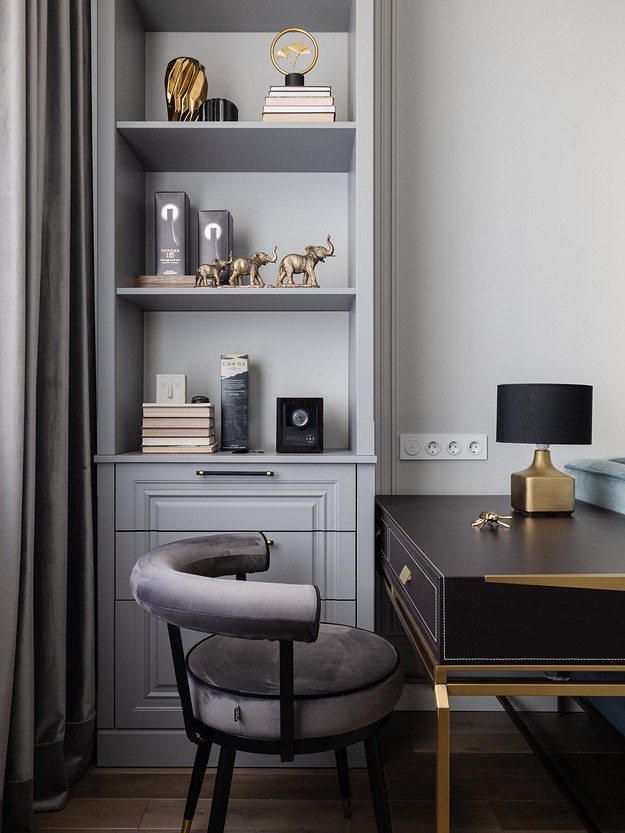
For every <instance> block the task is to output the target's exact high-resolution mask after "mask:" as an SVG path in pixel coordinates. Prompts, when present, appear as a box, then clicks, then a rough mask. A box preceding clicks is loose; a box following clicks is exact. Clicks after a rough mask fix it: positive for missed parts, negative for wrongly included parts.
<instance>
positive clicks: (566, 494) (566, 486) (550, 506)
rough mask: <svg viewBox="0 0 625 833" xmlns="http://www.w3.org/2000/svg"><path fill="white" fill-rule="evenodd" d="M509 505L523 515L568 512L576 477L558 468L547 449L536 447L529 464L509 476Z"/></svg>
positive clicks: (571, 506)
mask: <svg viewBox="0 0 625 833" xmlns="http://www.w3.org/2000/svg"><path fill="white" fill-rule="evenodd" d="M510 497H511V503H512V508H513V509H514V510H516V511H517V512H522V513H523V514H524V515H532V516H534V515H536V516H540V515H571V514H572V513H573V512H574V510H575V478H573V477H570V476H569V475H568V474H564V472H561V471H558V469H556V468H554V466H553V465H552V463H551V454H550V453H549V450H548V449H536V451H535V452H534V459H533V461H532V465H531V466H529V467H528V468H526V469H523V470H522V471H515V472H513V473H512V476H511V478H510Z"/></svg>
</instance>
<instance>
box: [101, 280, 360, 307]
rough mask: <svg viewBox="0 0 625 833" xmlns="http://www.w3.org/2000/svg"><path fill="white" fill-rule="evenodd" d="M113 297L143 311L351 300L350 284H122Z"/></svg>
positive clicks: (313, 304) (345, 304)
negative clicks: (182, 286)
mask: <svg viewBox="0 0 625 833" xmlns="http://www.w3.org/2000/svg"><path fill="white" fill-rule="evenodd" d="M117 297H118V298H124V299H125V300H126V301H129V302H130V303H131V304H134V305H135V306H137V307H140V308H141V309H143V310H146V311H147V312H206V311H215V312H226V311H233V312H346V311H347V310H349V309H350V308H351V306H352V304H353V303H354V299H355V298H356V290H355V289H353V288H336V287H329V288H328V289H324V288H323V287H318V288H312V287H301V286H299V287H283V288H276V287H270V286H267V287H254V288H250V287H241V288H236V287H220V288H219V289H210V288H201V287H199V288H195V289H194V288H190V289H176V288H160V287H159V288H156V289H144V288H136V287H124V288H119V289H118V290H117Z"/></svg>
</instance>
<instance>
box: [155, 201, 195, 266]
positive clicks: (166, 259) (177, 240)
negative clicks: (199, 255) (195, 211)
mask: <svg viewBox="0 0 625 833" xmlns="http://www.w3.org/2000/svg"><path fill="white" fill-rule="evenodd" d="M154 244H155V250H156V257H155V274H156V275H171V276H179V275H188V274H189V197H188V196H187V195H186V194H185V192H184V191H156V192H155V194H154Z"/></svg>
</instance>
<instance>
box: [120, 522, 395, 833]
mask: <svg viewBox="0 0 625 833" xmlns="http://www.w3.org/2000/svg"><path fill="white" fill-rule="evenodd" d="M268 568H269V548H268V545H267V540H266V539H265V537H264V536H263V535H262V533H221V534H215V535H209V536H205V537H201V538H191V539H187V540H183V541H176V542H173V543H171V544H165V545H164V546H161V547H157V548H156V549H153V550H151V551H150V552H148V553H146V554H145V555H144V556H142V557H141V558H140V559H139V560H138V561H137V563H136V565H135V567H134V569H133V572H132V577H131V589H132V593H133V595H134V597H135V599H136V601H137V602H138V604H139V605H141V607H143V608H144V609H145V610H147V611H148V612H149V613H151V614H152V615H154V616H156V617H158V618H159V619H162V620H164V621H165V622H167V624H168V629H169V638H170V643H171V648H172V655H173V660H174V668H175V673H176V682H177V685H178V691H179V694H180V699H181V702H182V711H183V716H184V723H185V729H186V734H187V737H188V738H189V740H190V741H192V743H194V744H196V746H197V750H196V754H195V763H194V766H193V772H192V775H191V781H190V785H189V792H188V795H187V801H186V806H185V810H184V820H183V823H182V833H188V831H189V830H190V828H191V821H192V819H193V816H194V813H195V809H196V805H197V800H198V797H199V794H200V790H201V787H202V781H203V779H204V774H205V772H206V767H207V764H208V758H209V754H210V751H211V745H212V744H213V743H214V744H216V745H218V746H219V747H220V754H219V762H218V766H217V774H216V778H215V786H214V790H213V800H212V804H211V812H210V818H209V823H208V831H209V833H221V831H223V829H224V825H225V820H226V812H227V807H228V797H229V794H230V785H231V781H232V774H233V767H234V761H235V755H236V752H237V750H244V751H247V752H258V753H265V754H275V755H279V756H280V759H281V760H282V761H292V760H293V759H294V756H295V755H298V754H303V753H313V752H323V751H328V750H333V751H334V754H335V760H336V765H337V771H338V782H339V791H340V795H341V797H342V799H343V811H344V814H345V816H346V817H349V816H350V815H351V804H350V790H349V773H348V764H347V747H348V746H350V745H351V744H354V743H356V742H360V741H363V743H364V748H365V757H366V761H367V769H368V773H369V781H370V787H371V795H372V803H373V809H374V813H375V819H376V824H377V829H378V832H379V833H390V831H391V822H390V814H389V809H388V801H387V795H386V787H385V784H384V774H383V771H382V764H381V759H380V752H379V746H378V742H377V732H378V731H379V729H380V728H382V726H384V724H385V723H386V722H387V721H388V720H389V718H390V716H391V713H392V711H393V708H394V706H395V705H396V703H397V701H398V699H399V696H400V694H401V689H402V673H401V669H400V664H399V657H398V655H397V651H396V650H395V648H394V647H393V646H392V645H391V644H390V643H389V642H387V641H386V640H385V639H383V638H382V637H380V636H377V635H376V634H374V633H370V632H369V631H366V630H362V629H359V628H353V627H347V626H343V625H330V624H320V621H319V615H320V597H319V590H318V588H317V587H315V586H314V585H293V584H271V583H268V582H254V581H250V582H247V581H242V579H245V576H246V574H247V573H256V572H262V571H265V570H267V569H268ZM223 576H235V577H236V578H237V579H239V580H238V581H229V580H223V579H221V578H220V577H223ZM181 628H189V629H191V630H195V631H200V632H203V633H207V634H209V636H207V638H205V639H204V640H202V641H200V642H199V643H198V644H197V645H195V646H194V647H193V648H192V649H191V650H190V651H189V653H188V654H187V656H186V658H185V655H184V650H183V645H182V637H181V631H180V629H181Z"/></svg>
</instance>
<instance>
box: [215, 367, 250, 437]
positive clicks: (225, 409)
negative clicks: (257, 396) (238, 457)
mask: <svg viewBox="0 0 625 833" xmlns="http://www.w3.org/2000/svg"><path fill="white" fill-rule="evenodd" d="M248 398H249V373H248V357H247V356H246V355H241V354H239V353H229V354H226V355H222V357H221V447H222V449H225V450H228V449H229V450H230V451H238V450H242V451H245V450H247V448H248Z"/></svg>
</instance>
